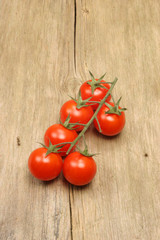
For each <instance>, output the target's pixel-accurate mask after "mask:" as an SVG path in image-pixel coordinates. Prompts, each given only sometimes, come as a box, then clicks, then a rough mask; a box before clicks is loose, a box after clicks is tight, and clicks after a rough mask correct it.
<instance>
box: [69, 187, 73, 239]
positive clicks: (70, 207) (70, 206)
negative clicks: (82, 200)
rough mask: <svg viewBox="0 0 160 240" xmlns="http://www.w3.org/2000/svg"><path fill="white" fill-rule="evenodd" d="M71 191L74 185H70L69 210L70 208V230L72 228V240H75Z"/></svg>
mask: <svg viewBox="0 0 160 240" xmlns="http://www.w3.org/2000/svg"><path fill="white" fill-rule="evenodd" d="M71 191H72V186H71V185H69V210H70V230H71V240H73V231H72V230H73V229H72V228H73V226H72V205H71Z"/></svg>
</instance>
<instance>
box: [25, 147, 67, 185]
mask: <svg viewBox="0 0 160 240" xmlns="http://www.w3.org/2000/svg"><path fill="white" fill-rule="evenodd" d="M46 152H47V149H46V148H38V149H36V150H34V151H33V152H32V153H31V155H30V157H29V159H28V167H29V170H30V172H31V174H32V175H33V176H34V177H36V178H38V179H40V180H43V181H49V180H52V179H54V178H56V177H57V176H58V175H59V174H60V172H61V170H62V166H63V162H62V158H61V156H60V155H59V154H57V153H50V154H49V155H48V156H47V157H46V156H45V155H46Z"/></svg>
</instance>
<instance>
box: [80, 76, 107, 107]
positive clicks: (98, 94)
mask: <svg viewBox="0 0 160 240" xmlns="http://www.w3.org/2000/svg"><path fill="white" fill-rule="evenodd" d="M96 80H98V79H96ZM91 81H92V80H88V81H86V82H84V83H83V84H82V85H81V87H80V91H81V97H82V99H83V100H85V99H87V98H90V97H92V98H91V99H90V100H89V101H101V100H102V99H103V98H104V97H105V95H106V94H107V92H108V90H109V89H110V85H109V84H108V83H104V84H102V86H105V87H106V88H108V90H107V89H105V88H100V87H98V88H96V89H95V90H94V92H93V94H92V90H91V86H90V85H89V84H88V83H87V82H91ZM101 82H105V81H104V80H101ZM110 100H111V95H109V96H108V98H107V99H106V102H109V101H110ZM90 104H93V103H89V102H88V103H87V105H90ZM98 106H99V104H98V103H95V104H94V105H91V107H92V109H93V110H96V109H97V107H98Z"/></svg>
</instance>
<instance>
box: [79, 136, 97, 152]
mask: <svg viewBox="0 0 160 240" xmlns="http://www.w3.org/2000/svg"><path fill="white" fill-rule="evenodd" d="M83 140H84V145H85V148H84V150H81V149H80V148H79V147H78V146H76V148H77V149H78V151H79V152H80V153H81V154H82V155H83V156H86V157H93V156H95V155H97V153H89V152H88V147H87V144H86V140H85V137H84V135H83Z"/></svg>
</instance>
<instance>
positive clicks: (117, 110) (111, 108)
mask: <svg viewBox="0 0 160 240" xmlns="http://www.w3.org/2000/svg"><path fill="white" fill-rule="evenodd" d="M121 99H122V97H120V98H119V100H118V101H117V103H115V102H114V106H111V105H110V104H108V103H107V102H105V105H106V106H107V107H108V108H109V110H108V111H107V112H105V113H106V114H116V115H118V116H120V115H121V113H122V112H124V111H126V110H127V108H119V103H120V101H121Z"/></svg>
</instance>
